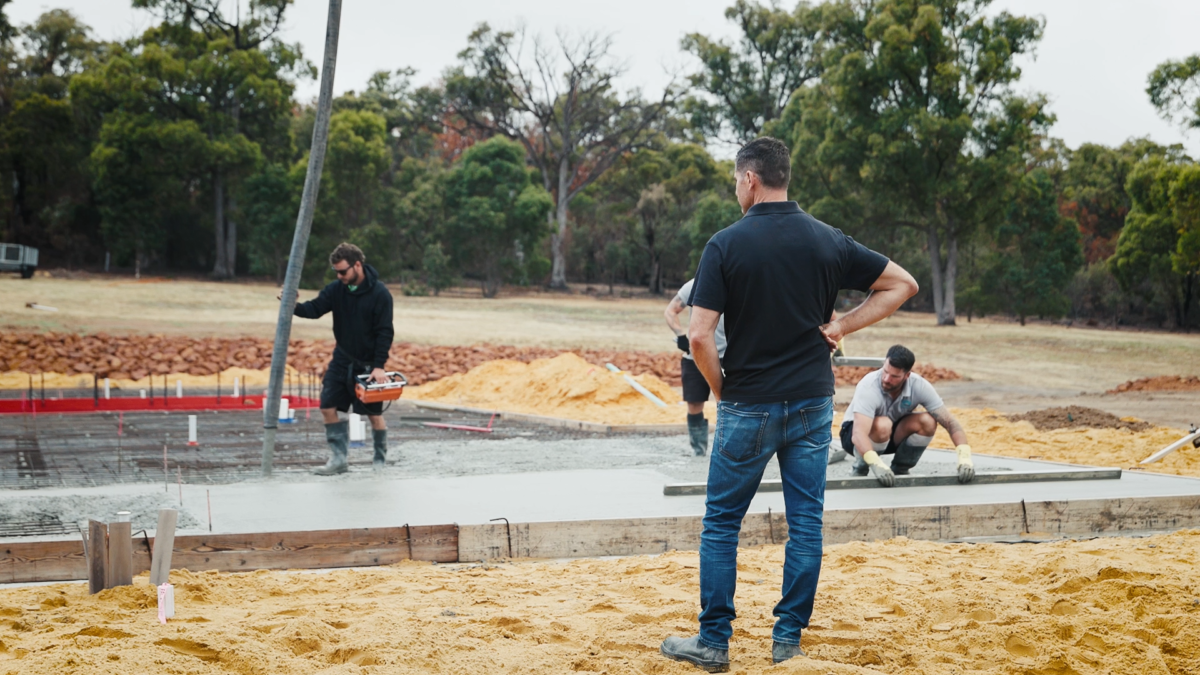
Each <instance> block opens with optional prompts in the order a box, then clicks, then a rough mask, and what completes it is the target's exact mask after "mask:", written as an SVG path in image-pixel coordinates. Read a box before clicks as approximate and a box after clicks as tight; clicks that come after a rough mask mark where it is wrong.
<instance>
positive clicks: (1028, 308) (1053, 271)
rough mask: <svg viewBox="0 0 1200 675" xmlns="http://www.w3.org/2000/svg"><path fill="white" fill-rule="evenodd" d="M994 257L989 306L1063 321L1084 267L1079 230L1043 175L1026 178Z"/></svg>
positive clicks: (999, 231) (986, 283) (986, 281)
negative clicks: (1072, 288) (1061, 208)
mask: <svg viewBox="0 0 1200 675" xmlns="http://www.w3.org/2000/svg"><path fill="white" fill-rule="evenodd" d="M995 241H996V245H997V249H996V251H995V252H994V253H993V254H992V255H991V260H990V261H989V262H990V264H989V265H988V268H989V269H988V271H987V273H986V274H985V275H984V278H983V282H982V289H981V290H982V291H983V293H984V294H985V295H986V296H988V297H987V300H988V302H987V304H989V305H991V306H992V307H995V308H997V309H1001V310H1003V311H1006V312H1009V313H1011V314H1014V315H1016V316H1017V317H1018V318H1019V319H1020V321H1021V325H1024V324H1025V318H1026V317H1028V316H1031V315H1038V316H1051V317H1056V316H1062V315H1064V314H1066V313H1067V312H1068V311H1069V309H1070V300H1069V299H1068V297H1067V295H1066V293H1065V292H1064V291H1065V289H1066V287H1067V284H1068V282H1069V281H1070V280H1071V278H1072V277H1073V276H1074V274H1075V272H1076V271H1077V270H1078V269H1079V268H1080V267H1081V265H1082V263H1083V254H1082V251H1081V249H1080V245H1079V229H1078V227H1077V226H1076V225H1075V222H1074V221H1072V220H1070V219H1068V218H1064V217H1063V216H1062V215H1061V214H1060V213H1059V210H1058V197H1057V195H1056V192H1055V188H1054V184H1053V183H1052V182H1051V180H1050V177H1049V175H1048V174H1047V172H1046V171H1045V170H1044V169H1036V170H1034V171H1032V172H1031V173H1029V174H1027V175H1026V176H1025V177H1024V178H1023V179H1022V180H1021V183H1020V185H1019V186H1018V187H1017V189H1016V191H1015V194H1014V199H1013V201H1012V203H1011V204H1010V205H1009V207H1008V209H1007V210H1006V214H1005V219H1004V221H1003V222H1002V223H1001V224H1000V225H999V227H997V228H996V233H995Z"/></svg>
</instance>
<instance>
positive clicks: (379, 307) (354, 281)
mask: <svg viewBox="0 0 1200 675" xmlns="http://www.w3.org/2000/svg"><path fill="white" fill-rule="evenodd" d="M329 264H330V265H332V266H333V272H334V274H336V275H337V280H335V281H333V282H331V283H330V284H329V285H327V286H326V287H325V288H322V289H321V292H320V293H319V294H318V295H317V297H316V298H313V299H312V300H309V301H308V302H298V303H296V310H295V313H296V316H298V317H301V318H304V319H319V318H321V317H322V316H325V315H326V314H328V313H330V312H333V337H334V340H335V341H336V342H337V346H336V347H335V348H334V350H333V358H332V359H331V360H330V361H329V367H328V368H327V369H326V370H325V377H324V378H323V379H322V382H321V416H322V417H323V418H324V421H325V439H326V440H327V441H329V461H327V462H326V463H325V465H324V466H322V467H320V468H318V469H316V470H315V471H313V473H315V474H317V475H318V476H332V475H334V474H339V473H345V472H346V471H347V470H348V469H349V465H348V462H347V459H346V457H347V454H348V452H349V447H348V446H349V443H350V423H349V421H347V420H339V418H338V412H339V411H340V412H343V413H345V412H349V411H350V410H353V411H354V412H355V413H357V414H359V415H366V416H367V419H369V420H370V421H371V433H372V436H373V440H374V449H375V455H374V458H373V461H372V464H373V466H374V468H375V469H376V470H379V469H382V468H383V467H384V465H385V464H386V462H387V423H386V422H385V421H384V419H383V403H382V402H375V403H363V402H362V401H360V400H358V397H357V396H355V394H354V386H355V377H356V376H358V375H366V374H368V373H369V374H370V376H371V379H372V380H373V381H375V382H386V381H387V380H388V378H387V374H386V372H385V370H384V369H385V366H387V360H388V352H389V351H390V350H391V348H392V337H393V336H394V334H395V329H394V328H393V327H392V294H391V293H390V292H389V291H388V289H387V287H386V286H384V285H383V283H382V282H380V281H379V273H378V272H376V271H375V268H374V267H371V266H370V265H368V264H367V262H366V256H365V255H363V252H362V249H360V248H359V247H357V246H355V245H354V244H346V243H342V244H338V246H337V248H335V249H333V253H330V254H329Z"/></svg>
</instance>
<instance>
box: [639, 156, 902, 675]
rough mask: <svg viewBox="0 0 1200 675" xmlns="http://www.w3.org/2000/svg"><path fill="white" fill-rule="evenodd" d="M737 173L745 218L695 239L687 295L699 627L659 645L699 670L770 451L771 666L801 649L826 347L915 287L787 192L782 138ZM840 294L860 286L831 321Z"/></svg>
mask: <svg viewBox="0 0 1200 675" xmlns="http://www.w3.org/2000/svg"><path fill="white" fill-rule="evenodd" d="M734 176H735V179H736V181H737V189H736V191H737V197H738V202H739V204H740V205H741V207H742V212H743V213H744V214H745V216H744V217H743V218H742V219H741V220H739V221H738V222H736V223H734V224H733V225H731V226H729V227H727V228H725V229H724V230H722V231H720V232H718V233H717V234H715V235H713V237H712V239H710V240H709V242H708V244H707V245H706V246H705V248H704V254H703V256H702V258H701V260H700V266H699V268H698V270H697V272H696V279H695V285H694V287H693V289H692V296H691V299H690V300H689V303H688V304H690V305H691V306H692V316H691V322H690V325H689V327H688V340H689V343H690V346H691V349H692V355H693V356H694V358H695V360H696V366H697V367H698V368H699V369H700V372H702V373H703V374H704V378H705V380H706V381H707V382H708V384H709V386H710V387H711V388H712V391H713V394H714V395H715V396H716V399H717V429H716V438H715V439H714V444H713V451H712V459H711V460H710V461H709V469H708V488H707V495H708V496H707V498H706V502H705V515H704V529H703V531H702V532H701V535H700V634H699V635H698V636H694V637H690V638H679V637H669V638H667V639H666V640H664V641H663V643H662V647H661V651H662V654H663V655H664V656H666V657H668V658H671V659H674V660H677V661H686V662H689V663H692V664H694V665H696V666H699V667H700V668H702V669H704V670H707V671H709V672H725V671H727V670H728V669H729V638H730V637H731V636H732V634H733V628H732V621H733V619H734V617H735V612H734V605H733V598H734V589H735V586H736V583H737V545H738V533H739V531H740V530H741V525H742V518H743V516H745V514H746V510H747V509H748V508H749V506H750V500H751V499H753V497H754V494H755V492H757V490H758V485H759V483H760V482H761V480H762V475H763V470H764V469H765V468H766V465H767V463H768V462H769V461H770V459H771V457H772V456H776V457H777V458H778V461H779V471H780V476H781V478H782V482H783V494H784V501H785V503H786V505H787V507H786V509H787V522H788V543H787V546H786V549H785V556H784V566H783V588H782V596H783V597H782V598H781V599H780V601H779V604H777V605H776V606H775V611H774V614H775V616H776V622H775V627H774V629H773V631H772V639H773V646H772V650H771V657H772V660H773V661H774V662H776V663H779V662H781V661H786V660H787V659H790V658H792V657H794V656H800V655H803V654H804V652H803V651H802V650H801V649H800V632H801V629H803V628H806V627H808V622H809V618H810V617H811V616H812V611H813V600H814V597H815V595H816V590H817V579H818V576H819V575H820V570H821V553H822V539H821V524H822V511H823V509H824V500H825V467H826V463H827V448H828V446H829V443H830V441H831V440H832V430H831V426H832V423H833V385H834V381H833V371H832V369H831V368H830V367H829V356H830V352H831V351H832V350H833V349H834V348H835V347H836V346H837V343H838V341H839V340H841V339H842V337H844V336H846V335H849V334H850V333H853V332H855V331H857V330H859V329H862V328H864V327H866V326H869V325H871V324H873V323H875V322H877V321H879V320H881V319H883V318H885V317H887V316H888V315H890V314H892V313H893V312H895V311H896V310H897V309H898V308H899V307H900V305H901V304H903V303H904V301H905V300H908V299H909V298H910V297H912V296H913V295H914V294H915V293H916V292H917V283H916V281H914V280H913V278H912V276H911V275H909V273H908V272H906V271H904V269H902V268H901V267H900V266H898V265H896V264H895V263H893V262H890V261H889V260H888V259H887V258H885V257H884V256H882V255H880V254H878V253H875V252H874V251H871V250H869V249H867V248H866V247H864V246H862V245H861V244H859V243H857V242H855V241H854V240H853V239H851V238H850V237H848V236H846V235H845V234H842V232H840V231H839V230H836V229H834V228H832V227H830V226H828V225H826V224H824V223H822V222H820V221H818V220H817V219H815V218H813V217H812V216H810V215H808V214H807V213H805V212H804V211H802V210H800V207H799V205H797V204H796V202H793V201H788V197H787V186H788V182H789V181H790V178H791V155H790V152H789V151H788V148H787V146H786V145H784V143H783V142H782V141H779V140H777V139H774V138H759V139H756V140H754V141H751V142H750V143H748V144H746V145H745V146H743V147H742V148H741V150H739V151H738V154H737V159H736V163H735V169H734ZM841 289H856V290H860V291H870V292H871V294H870V295H869V296H868V297H867V299H866V301H865V302H863V304H862V305H860V306H859V307H858V308H856V309H854V310H853V311H850V312H848V313H846V314H843V315H842V316H840V317H839V318H837V319H836V320H833V321H829V317H830V316H832V313H833V307H834V302H835V300H836V299H837V295H838V291H839V290H841ZM722 314H724V317H725V329H726V333H727V336H728V340H729V346H728V348H727V349H726V352H725V358H724V360H722V359H720V358H719V357H718V355H717V348H716V340H715V332H716V327H717V322H718V319H719V318H720V317H721V315H722ZM722 366H723V367H724V372H722Z"/></svg>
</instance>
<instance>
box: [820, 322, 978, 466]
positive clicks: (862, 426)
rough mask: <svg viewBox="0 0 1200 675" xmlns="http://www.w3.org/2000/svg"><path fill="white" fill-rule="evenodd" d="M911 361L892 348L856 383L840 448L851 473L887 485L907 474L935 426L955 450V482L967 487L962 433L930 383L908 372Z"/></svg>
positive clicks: (967, 448) (968, 455)
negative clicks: (877, 366)
mask: <svg viewBox="0 0 1200 675" xmlns="http://www.w3.org/2000/svg"><path fill="white" fill-rule="evenodd" d="M916 361H917V358H916V356H914V355H913V353H912V351H911V350H909V349H908V348H907V347H905V346H904V345H893V346H892V348H891V349H889V350H888V353H887V358H886V359H884V362H883V367H882V368H880V369H879V370H876V371H873V372H871V373H869V374H868V375H867V376H866V377H864V378H863V379H862V380H860V381H859V383H858V386H856V387H855V388H854V398H853V399H851V400H850V407H849V408H848V409H847V410H846V418H845V420H843V421H842V429H841V434H840V442H841V446H842V449H843V450H844V451H845V452H846V454H848V455H850V456H852V457H855V462H854V469H853V471H854V473H855V475H858V476H865V475H867V472H868V471H869V472H871V474H872V475H874V476H875V478H876V479H878V480H879V482H880V483H882V484H883V485H885V486H887V487H892V486H893V485H894V484H895V482H896V478H895V477H896V476H906V475H908V472H909V471H911V470H912V468H913V467H915V466H916V465H917V462H919V461H921V455H922V454H924V452H925V448H927V447H929V443H930V442H931V441H932V440H933V434H934V433H936V432H937V428H938V425H941V426H942V427H943V428H944V429H945V430H946V432H947V433H949V434H950V440H951V441H953V443H954V446H955V449H956V450H957V451H958V482H960V483H969V482H971V481H972V480H975V464H974V460H972V459H971V446H970V445H968V443H967V432H966V431H965V430H963V428H962V425H961V424H959V423H958V420H956V419H954V415H951V414H950V411H949V410H947V409H946V406H945V404H943V403H942V397H941V396H938V393H937V390H935V389H934V388H933V385H932V384H930V383H929V381H928V380H926V379H925V378H923V377H921V376H920V375H918V374H917V373H914V372H912V369H913V365H915V364H916ZM918 407H921V408H924V411H918V410H917V408H918ZM880 455H892V465H891V466H890V467H889V466H887V465H886V464H884V463H883V460H882V459H880V457H879V456H880Z"/></svg>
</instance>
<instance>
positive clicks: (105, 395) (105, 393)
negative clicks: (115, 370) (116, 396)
mask: <svg viewBox="0 0 1200 675" xmlns="http://www.w3.org/2000/svg"><path fill="white" fill-rule="evenodd" d="M108 399H109V387H108V378H107V377H106V378H104V400H106V401H107V400H108Z"/></svg>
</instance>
